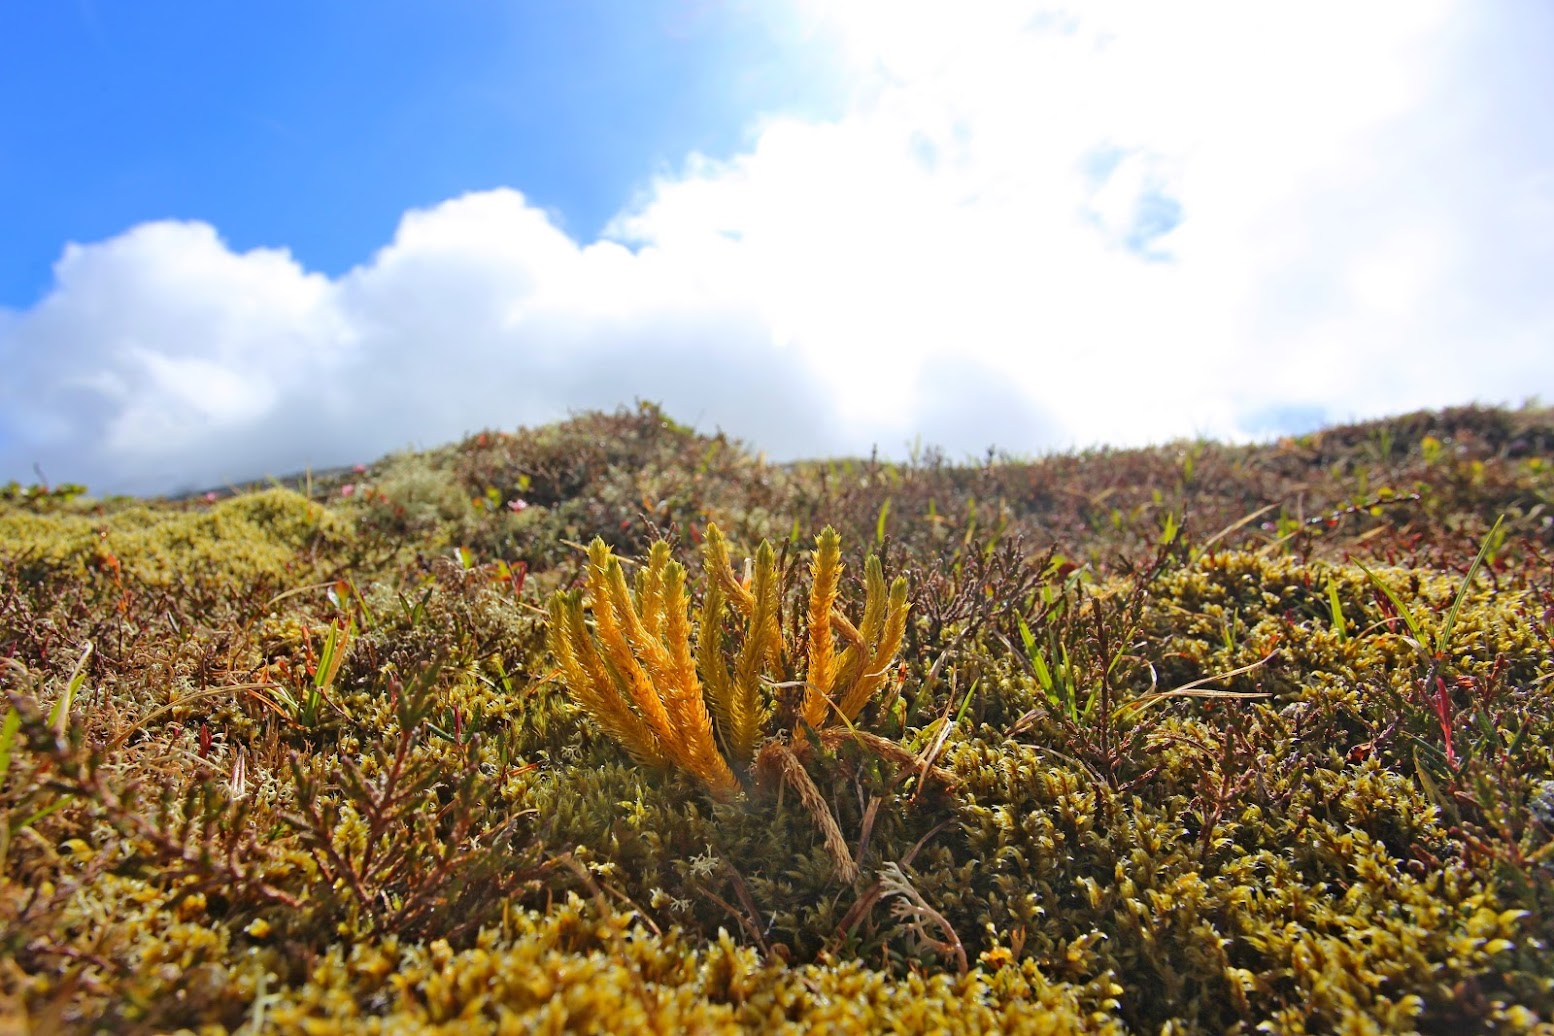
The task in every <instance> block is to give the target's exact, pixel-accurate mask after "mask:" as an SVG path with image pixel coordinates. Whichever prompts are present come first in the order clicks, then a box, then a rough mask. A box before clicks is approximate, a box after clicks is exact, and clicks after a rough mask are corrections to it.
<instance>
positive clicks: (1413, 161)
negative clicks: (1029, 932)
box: [0, 0, 1554, 493]
mask: <svg viewBox="0 0 1554 1036" xmlns="http://www.w3.org/2000/svg"><path fill="white" fill-rule="evenodd" d="M944 10H945V9H944V8H943V7H942V5H936V4H930V3H926V2H912V0H898V2H896V3H890V4H886V3H884V2H883V0H848V2H837V3H822V2H820V0H767V2H759V0H727V2H717V0H651V2H647V0H644V2H642V3H625V2H624V0H613V2H612V0H573V2H567V3H563V2H561V0H532V2H527V3H518V4H512V3H503V2H497V0H462V2H458V3H449V4H436V5H433V4H428V3H424V2H421V3H413V2H409V0H387V2H385V3H383V4H378V5H373V6H372V7H370V8H369V7H368V6H367V5H353V4H340V5H309V4H305V3H302V2H300V0H286V2H281V3H277V4H275V5H270V6H267V7H265V8H264V9H263V10H262V11H261V10H259V9H257V8H256V9H245V8H240V7H236V6H233V7H228V6H226V5H205V6H200V7H197V8H194V9H190V8H189V7H188V6H187V5H177V6H175V5H173V4H172V3H170V2H168V0H143V2H140V3H136V4H133V5H132V4H130V3H127V2H124V0H117V2H116V0H77V2H76V3H61V4H53V5H46V6H43V5H28V6H25V7H24V6H21V5H17V6H11V7H7V8H4V9H0V227H3V228H4V233H3V234H0V482H5V481H9V480H13V479H14V480H18V481H21V482H24V483H26V482H31V481H33V480H34V479H35V477H36V476H35V474H34V469H35V465H36V466H37V467H38V468H40V469H41V470H42V471H43V472H44V474H45V475H46V476H47V478H48V479H49V480H50V481H52V482H56V483H58V482H84V483H86V484H87V485H88V486H90V487H91V489H92V490H93V491H94V492H98V493H117V492H138V493H161V492H178V491H182V490H188V489H193V488H201V487H205V486H210V485H220V484H224V483H229V482H239V481H251V480H255V479H262V478H263V477H265V476H267V475H282V474H287V473H291V472H296V471H301V470H303V469H305V468H309V467H312V468H327V467H332V466H337V465H344V464H351V463H356V462H368V461H371V460H374V459H376V458H378V457H379V456H381V455H383V454H385V453H389V452H392V451H395V450H398V449H403V448H406V447H411V446H435V445H439V444H441V443H444V442H448V441H452V440H456V439H458V438H459V437H461V436H463V435H465V434H468V433H471V432H474V431H478V430H480V429H482V428H513V427H517V426H520V425H527V426H533V425H538V424H543V423H545V422H548V421H552V420H556V419H558V418H562V417H565V416H566V415H567V414H568V413H569V412H574V411H578V410H586V409H596V408H603V409H613V408H614V407H616V406H619V405H631V404H632V403H633V401H634V400H637V399H644V400H652V401H655V402H658V403H661V404H662V405H663V406H664V408H665V411H666V412H667V413H668V414H669V415H670V416H672V417H674V418H675V419H676V420H679V421H682V422H685V423H688V424H692V425H693V426H695V427H696V428H697V429H698V430H700V431H705V432H712V431H714V430H722V431H724V432H727V433H728V434H730V435H732V436H735V437H737V438H739V439H741V440H744V441H745V442H746V443H747V444H749V445H750V446H751V447H752V448H755V449H760V450H763V451H765V452H766V453H768V455H770V456H772V457H773V458H774V459H794V458H798V457H816V456H841V455H866V454H868V453H869V452H870V450H871V449H872V448H875V447H878V449H879V450H880V452H881V453H882V454H883V455H886V456H894V457H900V456H904V455H905V454H906V453H907V452H908V450H909V449H910V448H911V447H912V445H913V444H914V443H921V444H923V445H934V446H938V447H940V448H942V449H943V450H944V451H945V452H946V454H947V455H949V456H951V457H952V458H960V457H975V456H981V455H983V454H984V453H985V452H986V451H987V449H988V448H990V447H993V448H997V449H1000V450H1004V451H1007V452H1009V453H1013V454H1037V453H1043V452H1048V451H1053V450H1063V449H1069V448H1084V447H1089V446H1096V445H1109V446H1119V447H1125V446H1133V445H1142V444H1145V443H1149V442H1164V441H1170V440H1173V439H1178V438H1194V437H1199V436H1203V437H1209V438H1218V439H1225V440H1233V441H1244V440H1248V439H1259V438H1269V437H1273V436H1277V435H1280V434H1291V433H1298V432H1303V431H1308V430H1310V429H1312V428H1314V427H1318V426H1321V425H1325V424H1330V423H1342V422H1347V421H1350V420H1362V419H1366V418H1371V417H1378V416H1384V415H1388V414H1396V413H1403V412H1407V411H1412V410H1418V409H1422V408H1436V407H1443V406H1452V405H1465V404H1471V403H1483V404H1489V405H1512V406H1515V405H1519V404H1521V403H1523V402H1525V401H1527V400H1529V399H1533V398H1543V399H1545V400H1547V399H1550V398H1554V293H1550V292H1549V291H1548V285H1549V284H1551V283H1554V125H1551V124H1550V123H1549V122H1548V120H1547V118H1546V116H1544V114H1543V108H1544V107H1546V103H1545V102H1546V100H1547V98H1549V97H1554V69H1551V68H1549V67H1546V62H1545V61H1544V59H1543V55H1545V54H1546V53H1548V52H1549V51H1550V49H1551V47H1554V9H1548V8H1544V7H1540V6H1538V5H1529V4H1518V3H1515V2H1514V0H1488V2H1481V3H1471V2H1468V0H1426V2H1416V3H1401V2H1399V3H1377V4H1373V5H1366V6H1365V7H1363V8H1355V7H1353V6H1352V5H1340V4H1337V3H1312V4H1307V5H1303V6H1302V7H1301V8H1300V9H1299V11H1296V12H1293V13H1291V14H1282V13H1281V12H1280V11H1277V10H1273V9H1271V8H1266V7H1256V8H1252V7H1247V6H1246V5H1239V4H1234V3H1218V2H1195V3H1184V4H1182V5H1180V6H1173V7H1172V8H1171V9H1170V10H1169V11H1165V10H1160V9H1159V8H1158V5H1151V4H1148V3H1143V2H1116V3H1102V4H1093V5H1083V6H1076V7H1072V8H1070V7H1065V6H1064V5H1061V4H1045V3H1027V2H1018V0H1007V2H1005V0H989V2H988V3H986V4H983V5H978V6H977V7H975V8H971V9H968V10H958V11H956V12H955V13H954V17H953V18H951V17H948V16H947V15H945V14H944V13H942V12H944Z"/></svg>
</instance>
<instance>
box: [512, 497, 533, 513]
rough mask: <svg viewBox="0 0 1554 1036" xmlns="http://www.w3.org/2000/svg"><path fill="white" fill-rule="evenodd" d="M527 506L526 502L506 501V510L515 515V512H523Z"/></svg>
mask: <svg viewBox="0 0 1554 1036" xmlns="http://www.w3.org/2000/svg"><path fill="white" fill-rule="evenodd" d="M528 506H529V501H527V500H509V501H507V509H508V510H509V511H512V512H514V513H515V514H516V513H517V512H519V511H521V510H523V509H524V508H525V507H528Z"/></svg>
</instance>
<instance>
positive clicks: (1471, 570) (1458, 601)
mask: <svg viewBox="0 0 1554 1036" xmlns="http://www.w3.org/2000/svg"><path fill="white" fill-rule="evenodd" d="M1504 521H1505V515H1503V514H1502V515H1501V516H1500V517H1499V518H1496V519H1495V524H1494V526H1493V528H1491V529H1490V530H1489V535H1487V536H1485V537H1484V543H1483V545H1482V546H1480V547H1479V549H1478V557H1476V558H1474V559H1473V564H1472V565H1470V566H1468V574H1467V575H1465V576H1463V577H1462V586H1460V587H1458V589H1457V596H1456V598H1455V599H1454V600H1453V601H1452V602H1451V611H1449V612H1447V613H1446V625H1445V626H1444V627H1442V628H1441V635H1440V638H1439V639H1438V640H1437V641H1436V644H1435V653H1436V654H1437V655H1444V654H1445V653H1446V649H1447V648H1449V647H1451V631H1452V629H1453V627H1455V626H1456V625H1457V613H1458V612H1459V611H1461V610H1462V601H1463V598H1465V597H1467V596H1468V587H1470V586H1472V585H1473V577H1474V576H1476V575H1478V570H1479V568H1480V567H1482V566H1483V564H1484V559H1485V558H1487V557H1488V556H1489V548H1490V545H1491V544H1492V543H1494V542H1495V534H1496V533H1497V532H1499V531H1500V525H1501V523H1502V522H1504Z"/></svg>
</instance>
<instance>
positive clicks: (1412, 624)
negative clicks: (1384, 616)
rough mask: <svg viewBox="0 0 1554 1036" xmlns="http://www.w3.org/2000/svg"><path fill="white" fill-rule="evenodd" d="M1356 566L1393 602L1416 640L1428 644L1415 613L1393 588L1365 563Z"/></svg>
mask: <svg viewBox="0 0 1554 1036" xmlns="http://www.w3.org/2000/svg"><path fill="white" fill-rule="evenodd" d="M1355 564H1356V565H1359V566H1360V571H1361V572H1364V573H1365V575H1366V577H1367V578H1369V579H1370V581H1371V582H1372V583H1374V584H1375V586H1376V589H1378V590H1380V591H1381V592H1382V593H1384V594H1386V595H1387V600H1389V601H1391V602H1392V607H1393V608H1395V609H1397V613H1398V615H1400V616H1401V617H1402V619H1403V621H1404V622H1405V623H1407V624H1408V631H1409V632H1410V633H1412V634H1413V635H1414V639H1415V640H1416V641H1418V642H1419V643H1420V644H1428V643H1429V639H1428V638H1426V637H1425V635H1424V630H1423V629H1421V628H1420V626H1419V620H1418V619H1416V618H1414V613H1413V612H1412V611H1411V610H1410V609H1409V607H1408V605H1406V604H1404V603H1403V601H1402V598H1400V597H1398V595H1397V594H1395V593H1393V592H1392V587H1390V586H1388V585H1387V584H1386V583H1385V582H1383V581H1382V578H1381V577H1380V576H1378V575H1377V574H1376V573H1374V572H1372V571H1371V570H1370V569H1368V568H1366V567H1365V564H1364V562H1360V561H1356V562H1355Z"/></svg>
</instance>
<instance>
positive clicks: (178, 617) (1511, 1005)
mask: <svg viewBox="0 0 1554 1036" xmlns="http://www.w3.org/2000/svg"><path fill="white" fill-rule="evenodd" d="M828 527H829V528H830V529H832V530H834V533H826V532H824V531H823V530H825V529H827V528H828ZM596 541H597V545H596V546H594V547H593V548H592V552H590V544H594V543H595V542H596ZM763 543H764V544H765V545H766V546H765V548H764V549H763V547H762V545H763ZM720 545H721V546H720ZM1551 549H1554V414H1551V413H1550V412H1549V411H1547V410H1537V409H1523V410H1518V411H1507V410H1495V409H1486V408H1466V409H1459V410H1451V411H1444V412H1437V413H1421V414H1414V415H1408V416H1405V417H1399V418H1394V419H1391V420H1387V421H1381V422H1373V423H1366V424H1357V425H1351V426H1344V427H1335V428H1330V429H1325V430H1323V431H1320V432H1317V433H1313V434H1312V435H1309V436H1304V437H1300V438H1294V439H1286V440H1281V441H1278V442H1273V443H1267V444H1260V445H1252V446H1227V445H1220V444H1213V443H1204V442H1194V443H1177V444H1172V445H1170V446H1165V447H1158V448H1153V449H1147V450H1109V451H1090V452H1087V453H1073V454H1063V455H1055V456H1048V457H1038V458H1018V457H1007V456H1001V455H997V454H993V455H989V456H988V457H985V458H980V459H976V460H971V461H965V462H960V461H952V460H951V459H950V458H946V457H943V456H942V455H939V454H937V453H935V452H933V451H925V452H922V453H920V454H919V455H917V456H914V457H913V458H912V459H911V461H910V462H908V463H897V464H892V463H886V462H884V461H880V460H878V459H862V458H858V459H851V460H826V461H814V462H806V463H800V464H790V465H777V464H772V463H769V462H767V461H766V460H765V459H764V458H763V457H762V456H761V455H760V454H759V453H757V452H755V451H753V450H752V449H750V448H748V447H745V446H743V445H741V444H739V443H736V442H733V441H730V440H728V439H726V438H724V437H721V436H707V435H701V434H697V433H695V432H694V431H692V430H690V429H687V428H685V427H683V426H680V425H678V424H676V423H675V422H674V421H672V420H671V419H670V418H669V417H668V416H666V415H665V414H663V413H662V412H661V411H659V410H658V409H657V408H655V407H653V406H651V405H641V406H638V407H637V408H635V409H630V410H622V411H619V412H616V413H611V414H604V413H593V414H584V415H580V416H577V417H575V418H573V419H571V420H569V421H566V422H562V423H560V424H556V425H550V426H546V427H542V428H535V429H525V430H520V431H518V432H512V433H507V432H495V431H488V432H484V433H481V434H479V435H475V436H471V437H470V438H468V439H466V440H465V441H463V442H460V443H457V444H453V445H450V446H447V447H444V448H441V449H437V450H432V451H428V452H425V453H421V454H406V455H399V456H394V457H389V458H384V459H382V460H379V461H376V462H374V463H371V464H368V465H364V466H362V467H360V468H357V469H354V470H344V471H335V472H330V473H327V474H321V475H315V476H300V477H297V478H294V479H287V480H282V481H281V482H278V483H274V484H265V485H259V486H254V487H244V488H241V489H221V490H217V491H214V492H212V493H209V494H197V495H195V496H192V497H190V498H187V499H182V500H165V501H141V500H128V499H111V500H99V499H93V498H91V497H90V496H88V495H87V493H86V492H85V491H84V490H82V489H81V487H56V488H52V489H49V488H45V487H31V488H23V487H19V486H13V487H10V488H8V489H5V490H4V491H3V492H0V689H3V690H4V692H5V696H6V697H5V702H4V704H3V706H0V708H3V709H4V712H3V718H0V1017H9V1018H14V1019H17V1020H18V1029H19V1030H20V1031H27V1028H26V1027H28V1026H30V1029H31V1031H34V1032H55V1031H64V1032H93V1031H110V1032H148V1033H149V1032H164V1031H170V1030H177V1029H180V1028H187V1029H190V1030H194V1031H209V1032H233V1031H239V1030H240V1031H243V1032H247V1033H259V1032H314V1033H319V1032H394V1031H404V1032H410V1031H426V1030H428V1029H433V1027H438V1026H440V1027H442V1029H441V1031H447V1032H483V1031H485V1032H503V1031H528V1030H530V1029H539V1030H543V1031H598V1032H633V1031H659V1032H665V1033H669V1032H681V1031H742V1030H759V1031H768V1030H770V1031H794V1032H800V1031H803V1032H808V1031H846V1029H848V1028H854V1029H856V1030H857V1031H874V1030H879V1029H891V1028H895V1029H899V1030H901V1031H924V1032H927V1031H933V1032H954V1031H963V1032H979V1031H1001V1032H1042V1033H1048V1032H1089V1031H1103V1032H1104V1031H1115V1032H1139V1033H1146V1032H1147V1033H1159V1032H1255V1031H1276V1032H1302V1031H1305V1032H1328V1031H1344V1032H1408V1031H1421V1032H1439V1033H1459V1032H1475V1031H1482V1032H1554V1027H1551V1024H1550V1023H1551V1019H1554V848H1550V846H1551V845H1554V736H1551V735H1554V729H1551V728H1554V709H1551V708H1550V704H1551V701H1550V699H1551V696H1554V639H1551V638H1554V569H1551V566H1550V563H1549V553H1550V551H1551ZM591 555H592V556H591ZM870 556H873V557H874V558H875V559H876V560H875V561H873V562H869V561H868V560H867V559H868V558H869V557H870ZM709 558H711V559H712V560H709ZM746 558H749V559H750V561H749V563H748V564H747V563H746V561H745V559H746ZM617 574H618V575H617ZM617 579H618V582H617ZM612 587H618V589H612ZM612 593H613V594H618V596H617V597H616V598H614V599H613V600H614V603H613V604H612V605H610V606H609V607H605V606H604V605H602V604H601V603H600V602H601V601H602V600H604V599H606V598H609V597H610V595H611V594H612ZM893 595H902V596H899V597H898V596H893ZM898 602H899V603H898ZM677 615H678V616H679V617H680V618H679V619H676V618H675V616H677ZM558 622H564V623H566V624H568V628H569V629H570V631H571V632H570V633H569V634H567V635H565V636H563V635H560V634H558V632H557V628H556V624H557V623H558ZM612 622H614V623H615V624H617V625H619V626H620V629H619V630H618V631H617V633H615V634H611V633H610V631H609V629H608V628H607V627H609V625H610V624H611V623H612ZM633 622H635V623H636V624H637V625H638V626H639V627H640V629H639V630H637V631H636V632H633V629H632V623H633ZM898 627H899V632H893V630H896V629H897V628H898ZM822 628H823V629H825V632H826V636H825V637H821V636H818V635H817V634H816V630H817V629H822ZM655 645H656V646H655ZM590 652H592V653H593V654H592V655H590ZM589 658H592V659H593V662H589V661H588V660H589ZM569 659H570V661H569ZM580 659H581V661H580ZM590 665H592V666H593V668H591V669H590V668H589V666H590ZM720 667H721V668H720ZM612 688H613V690H612ZM612 694H615V695H616V697H615V698H612V697H611V695H612ZM655 701H656V702H657V703H658V704H657V705H656V706H655V705H654V702H655ZM620 710H624V712H621V711H620ZM660 713H661V714H660ZM704 722H705V726H704V725H703V723H704ZM434 1031H435V1030H434Z"/></svg>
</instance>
